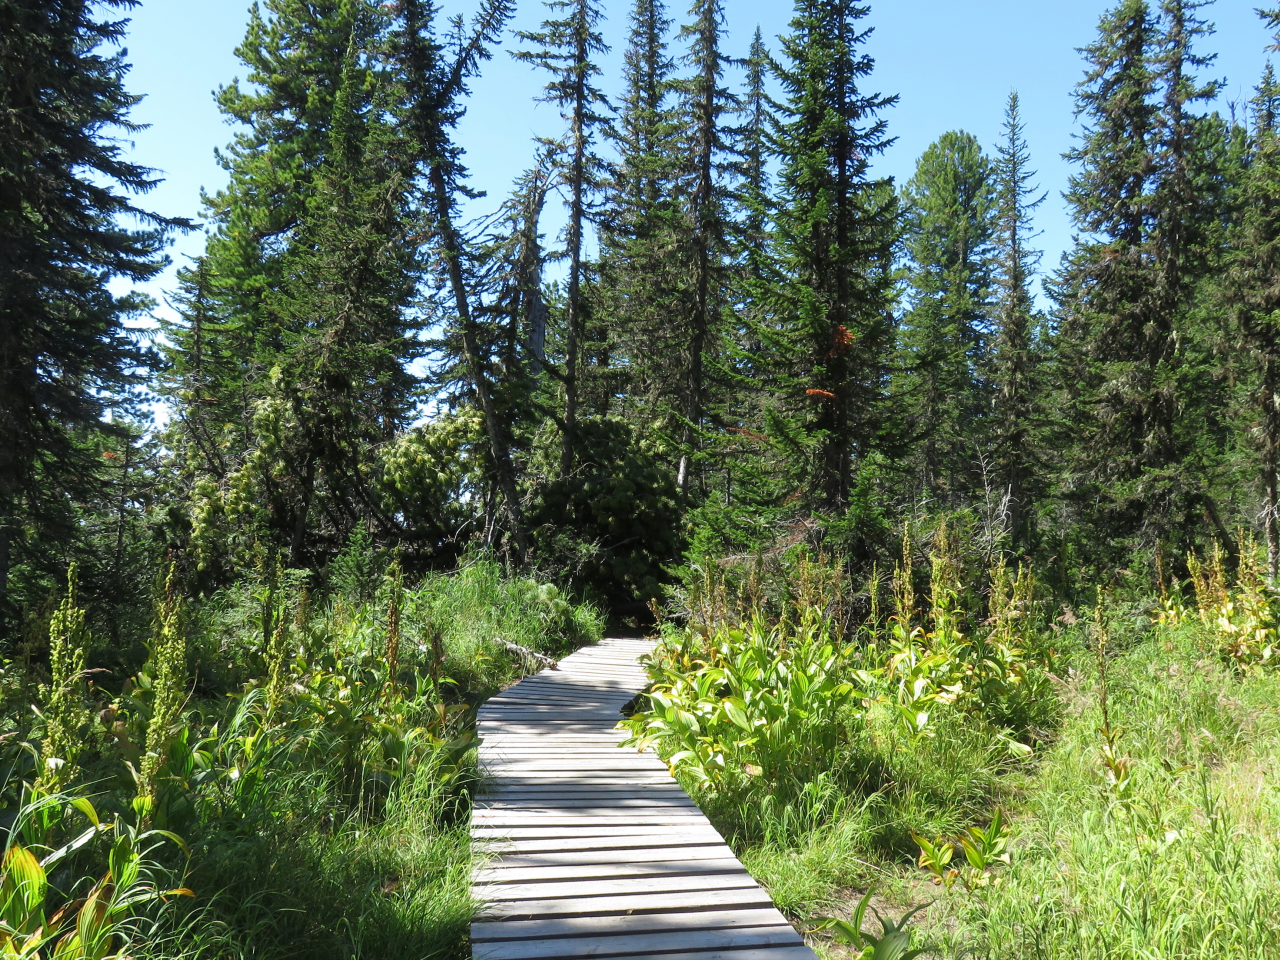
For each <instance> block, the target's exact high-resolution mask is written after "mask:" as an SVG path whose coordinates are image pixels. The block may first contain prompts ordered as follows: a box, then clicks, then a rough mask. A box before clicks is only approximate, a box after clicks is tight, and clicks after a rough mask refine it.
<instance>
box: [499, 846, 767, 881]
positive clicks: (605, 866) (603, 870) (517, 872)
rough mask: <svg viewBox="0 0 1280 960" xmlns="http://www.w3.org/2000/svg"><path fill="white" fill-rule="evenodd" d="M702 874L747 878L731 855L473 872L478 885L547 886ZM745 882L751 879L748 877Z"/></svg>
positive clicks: (560, 864)
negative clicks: (571, 881) (581, 881)
mask: <svg viewBox="0 0 1280 960" xmlns="http://www.w3.org/2000/svg"><path fill="white" fill-rule="evenodd" d="M703 874H708V875H714V874H741V875H743V876H747V874H746V871H745V870H743V869H742V864H740V863H739V862H738V860H737V858H736V857H734V856H733V854H732V853H730V855H729V856H728V857H720V858H717V859H708V860H683V859H682V860H671V859H669V858H668V859H664V860H659V861H656V862H655V861H652V860H650V861H641V862H639V863H617V862H613V863H552V864H548V865H546V866H537V867H528V866H525V867H521V866H513V867H503V866H501V865H496V866H493V867H482V868H480V869H479V870H477V871H476V872H475V883H477V884H503V883H534V882H537V883H546V882H549V881H560V880H588V879H590V880H606V879H614V878H616V877H658V878H665V877H691V876H700V875H703ZM747 879H750V877H749V876H748V877H747Z"/></svg>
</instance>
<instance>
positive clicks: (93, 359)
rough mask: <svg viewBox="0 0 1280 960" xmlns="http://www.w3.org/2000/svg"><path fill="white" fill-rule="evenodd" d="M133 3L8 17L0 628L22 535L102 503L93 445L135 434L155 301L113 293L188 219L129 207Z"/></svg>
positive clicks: (3, 101)
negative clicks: (129, 324) (129, 427)
mask: <svg viewBox="0 0 1280 960" xmlns="http://www.w3.org/2000/svg"><path fill="white" fill-rule="evenodd" d="M134 6H136V3H135V2H133V0H100V2H98V3H86V2H74V3H62V4H50V3H41V2H35V0H13V2H9V3H5V4H4V5H3V6H2V7H0V63H3V64H4V66H3V68H2V69H0V108H2V109H0V410H2V411H3V414H2V415H0V624H3V618H5V617H6V614H7V608H8V606H9V603H8V594H9V571H10V567H11V565H12V563H13V560H14V553H13V550H14V549H16V551H17V553H18V556H19V557H24V556H25V555H26V550H27V538H26V537H24V536H20V535H19V536H15V534H18V533H19V531H22V530H26V531H29V532H30V533H31V534H34V536H35V540H46V541H48V540H54V539H55V536H51V534H52V531H51V530H49V529H47V528H46V529H42V528H45V527H46V525H47V524H49V523H55V522H57V521H58V518H59V517H63V518H66V517H67V514H66V505H67V503H68V502H76V501H80V502H83V501H85V500H86V499H87V498H93V497H95V496H97V495H98V494H100V493H101V492H102V490H103V488H104V487H105V486H106V484H105V482H104V478H103V475H102V473H101V472H100V464H101V463H102V452H101V450H100V449H99V448H98V447H97V445H96V443H94V442H92V441H93V438H94V437H95V436H98V435H101V434H102V433H104V432H105V433H108V434H114V435H115V436H116V437H117V438H123V437H124V436H125V435H126V434H125V431H124V429H123V426H122V427H121V429H119V430H117V429H115V428H113V427H112V426H110V425H108V424H106V423H105V422H104V419H103V414H104V412H105V411H106V410H107V409H115V410H116V411H118V412H125V411H127V410H128V408H129V407H130V406H131V404H132V403H133V399H134V395H133V391H135V390H136V388H138V387H139V386H140V385H141V383H142V381H143V378H144V375H145V373H144V371H145V369H146V367H147V366H148V364H149V359H148V354H147V351H146V350H144V349H143V347H142V345H141V344H140V343H139V341H138V340H137V339H135V338H134V336H133V335H131V334H130V333H129V331H128V330H127V329H126V326H125V322H126V321H127V320H129V319H130V318H133V317H136V316H138V315H139V314H141V313H143V312H144V311H145V310H146V308H147V306H148V303H147V301H146V300H145V298H143V297H140V296H138V295H136V294H133V293H127V292H126V293H123V294H120V293H116V292H115V290H114V289H113V287H114V285H115V283H117V282H118V281H121V280H123V281H125V282H127V283H140V282H143V281H146V280H149V279H151V278H152V277H154V276H155V275H156V274H157V272H158V271H160V270H161V269H162V268H163V266H164V264H165V259H164V257H163V255H162V250H163V247H164V237H165V234H166V233H167V232H168V231H169V230H170V229H171V228H173V227H175V226H177V224H176V223H175V222H173V221H166V220H163V219H161V218H159V217H157V216H155V215H154V214H151V213H148V212H147V211H145V210H143V209H141V208H139V207H138V206H137V205H136V204H135V203H134V201H133V200H132V199H130V198H131V196H137V195H139V194H142V193H145V192H146V191H148V190H149V189H151V187H152V186H154V184H155V180H154V179H153V178H152V175H151V171H149V170H148V169H146V168H145V167H141V166H139V165H137V164H134V163H130V162H128V161H126V160H125V159H124V156H123V154H124V147H123V143H122V142H121V141H120V140H119V139H117V138H116V136H115V134H118V133H124V134H128V133H130V132H133V131H136V130H138V129H139V128H138V127H137V126H136V125H135V124H133V123H132V122H131V121H130V120H129V111H130V109H131V108H132V107H133V106H134V104H136V103H137V101H138V98H137V97H135V96H132V95H131V94H129V93H128V92H127V91H126V90H125V88H124V75H125V73H126V71H127V69H128V67H127V64H126V63H125V61H124V59H123V56H124V55H123V53H122V52H120V51H116V50H113V48H115V47H118V45H119V44H120V42H121V41H122V39H123V38H124V33H125V27H126V25H127V21H124V20H119V19H113V17H114V15H116V14H118V13H120V12H122V11H126V10H129V9H132V8H133V7H134ZM131 221H132V222H133V223H134V224H137V225H136V226H134V225H131V224H130V222H131ZM113 419H114V420H118V421H123V420H127V419H128V417H115V418H113ZM72 535H73V528H72V526H71V525H67V526H64V528H63V529H62V530H61V531H60V532H59V534H57V535H56V538H62V537H67V538H69V537H71V536H72ZM33 542H34V541H33ZM60 542H63V543H65V542H66V540H61V541H60Z"/></svg>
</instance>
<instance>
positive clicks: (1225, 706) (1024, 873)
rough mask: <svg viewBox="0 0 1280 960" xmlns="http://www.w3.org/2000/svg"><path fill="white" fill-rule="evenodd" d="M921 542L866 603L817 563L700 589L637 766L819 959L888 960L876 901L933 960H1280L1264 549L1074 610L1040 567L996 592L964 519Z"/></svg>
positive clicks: (1278, 839)
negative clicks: (716, 835)
mask: <svg viewBox="0 0 1280 960" xmlns="http://www.w3.org/2000/svg"><path fill="white" fill-rule="evenodd" d="M924 526H931V527H932V528H931V529H925V530H923V531H921V532H919V533H918V534H917V540H916V542H917V543H919V544H920V545H919V546H914V545H913V540H912V538H911V537H910V536H908V537H906V538H904V540H905V542H904V559H903V561H902V562H900V563H899V564H898V566H897V568H896V569H895V570H894V571H893V572H892V574H891V575H890V576H887V577H877V576H873V577H872V578H871V579H870V580H869V581H868V582H866V583H865V584H861V585H859V587H858V588H857V589H856V590H855V589H852V588H851V585H850V584H848V583H847V582H846V581H845V578H844V576H843V572H842V568H841V565H840V564H839V563H836V562H834V561H832V560H831V559H829V558H825V557H822V556H820V555H818V556H815V555H814V554H813V553H812V551H809V550H808V549H806V548H804V547H803V546H800V547H792V548H791V550H790V552H780V553H776V554H773V555H768V554H764V553H761V554H758V555H757V556H755V557H751V558H745V559H744V558H737V559H734V560H730V561H723V560H720V561H717V560H716V559H714V558H707V559H706V561H705V562H704V563H702V564H700V565H697V566H695V567H692V568H690V570H689V571H688V576H687V579H686V590H685V594H684V598H685V606H686V611H687V613H688V614H689V620H688V622H687V624H680V625H673V624H667V625H666V626H665V627H664V630H663V638H664V640H663V643H662V645H661V646H660V648H659V649H658V651H657V652H656V653H655V654H654V656H653V657H652V659H651V661H650V662H649V671H650V676H651V678H652V681H653V687H652V690H651V692H650V696H649V703H648V709H647V710H645V711H642V712H640V713H637V714H636V715H634V716H633V717H632V718H631V719H630V721H629V724H630V726H631V729H632V732H633V742H634V743H636V744H646V743H648V744H653V745H654V746H656V747H657V749H658V750H659V751H660V752H661V755H662V756H663V757H664V758H665V759H666V760H667V761H668V763H669V764H670V766H671V767H672V769H673V771H674V772H675V773H676V775H677V776H678V777H679V778H680V780H681V781H682V782H683V783H684V784H685V785H686V786H687V788H688V789H689V790H690V792H691V793H692V794H693V795H694V796H695V797H697V798H698V799H699V802H700V803H701V804H702V806H703V808H704V809H705V810H706V811H707V812H708V813H709V814H710V815H711V817H712V819H713V821H714V822H715V823H716V825H717V826H718V827H719V829H720V830H721V832H722V833H724V834H725V836H726V837H727V838H728V839H729V840H730V842H731V843H732V844H733V846H734V847H735V850H736V851H737V852H738V853H739V855H740V856H741V857H742V859H743V860H744V862H745V863H746V864H747V866H748V868H749V869H750V870H751V871H752V872H753V873H754V874H755V875H756V876H757V878H759V879H760V880H762V881H763V882H764V883H765V884H766V886H767V887H768V888H769V890H770V892H771V893H772V895H773V897H774V900H775V902H776V903H777V904H778V906H779V907H780V908H781V909H783V910H784V912H786V913H787V914H788V915H789V916H790V917H791V918H792V919H793V920H794V921H795V922H796V923H797V926H799V927H800V928H801V929H804V930H806V931H807V932H809V934H810V939H811V942H813V944H814V945H815V946H816V947H817V948H818V950H819V951H820V953H823V954H824V955H829V956H833V957H839V956H870V955H871V952H867V953H862V952H861V951H862V950H867V951H872V949H873V948H872V946H871V944H870V943H869V942H868V941H865V940H859V939H858V937H857V936H855V935H854V933H853V931H855V930H856V929H863V930H865V931H868V932H872V931H877V930H878V925H877V924H876V923H874V922H873V921H872V915H871V913H869V912H867V910H868V907H867V906H865V905H864V906H863V909H862V913H861V915H860V917H859V919H860V920H865V924H864V925H862V926H861V927H859V926H858V925H857V923H856V922H851V921H850V918H851V917H854V916H855V914H858V906H859V904H860V902H862V901H863V899H864V896H867V895H871V899H870V901H869V909H870V910H876V911H878V912H879V913H880V914H882V915H883V916H884V917H885V918H886V919H888V920H890V922H891V923H893V922H895V921H897V920H898V919H899V918H901V917H902V916H903V915H904V914H906V913H907V912H908V911H911V910H913V909H916V908H919V912H918V913H916V914H915V915H914V916H913V917H912V918H911V920H910V922H909V924H908V925H907V929H909V930H912V931H913V938H914V944H915V946H916V947H917V948H918V947H928V948H929V952H928V954H927V955H933V956H939V957H955V958H960V957H975V956H976V957H991V958H996V957H1000V958H1017V960H1023V958H1026V960H1051V958H1052V960H1058V958H1062V960H1066V958H1073V960H1074V958H1091V960H1092V958H1096V960H1119V958H1136V957H1142V958H1161V960H1164V958H1175V957H1177V958H1187V957H1215V958H1218V957H1239V958H1246V957H1262V956H1273V955H1278V954H1280V927H1277V925H1276V924H1275V922H1274V919H1273V918H1274V917H1275V915H1276V911H1277V909H1280V833H1277V824H1278V823H1280V788H1278V787H1277V785H1276V779H1275V772H1276V763H1277V759H1278V757H1280V715H1278V714H1277V711H1276V708H1275V704H1276V702H1277V693H1280V683H1278V680H1280V677H1278V676H1277V674H1276V672H1275V671H1274V669H1273V667H1274V663H1275V659H1276V642H1277V635H1276V628H1277V616H1276V596H1275V593H1274V591H1272V590H1270V589H1269V588H1268V587H1267V586H1266V585H1265V583H1264V580H1263V578H1262V576H1261V575H1260V573H1259V571H1258V565H1257V561H1256V559H1255V553H1256V551H1255V550H1254V549H1253V548H1252V546H1249V547H1247V548H1246V549H1245V550H1243V551H1242V554H1241V560H1240V562H1239V564H1238V565H1232V564H1230V563H1229V562H1228V561H1227V560H1226V558H1225V557H1224V555H1223V553H1222V552H1221V551H1218V550H1213V551H1211V552H1210V553H1209V554H1208V556H1205V557H1199V558H1197V557H1196V556H1195V555H1192V556H1190V557H1187V558H1182V561H1181V562H1179V561H1177V560H1175V559H1169V560H1164V559H1163V558H1162V562H1161V564H1159V565H1158V566H1159V568H1160V569H1162V570H1163V569H1164V568H1166V567H1167V568H1171V569H1172V568H1181V569H1183V570H1184V571H1185V574H1186V575H1185V577H1184V578H1183V579H1182V580H1181V581H1179V580H1177V579H1174V578H1172V577H1169V578H1168V579H1166V580H1165V582H1163V583H1162V584H1155V583H1151V582H1147V581H1146V578H1144V577H1139V576H1138V575H1136V574H1134V573H1132V572H1130V571H1129V570H1124V569H1122V570H1119V571H1117V572H1116V573H1115V576H1114V577H1113V579H1112V580H1111V581H1110V582H1108V583H1107V584H1105V585H1103V586H1102V587H1101V588H1096V587H1095V589H1094V590H1093V591H1092V592H1091V593H1084V592H1083V591H1081V596H1079V597H1078V599H1077V602H1064V600H1063V597H1062V596H1061V595H1058V596H1056V597H1055V596H1054V595H1053V594H1052V593H1051V591H1050V590H1049V588H1048V587H1047V586H1046V585H1045V584H1044V583H1042V582H1040V581H1038V580H1037V579H1036V577H1035V576H1034V575H1033V573H1032V572H1031V571H1030V570H1028V569H1027V568H1025V567H1019V568H1017V569H1010V568H1009V567H1008V566H1006V565H1004V564H1003V563H1002V562H1000V561H997V562H996V564H995V566H994V568H993V569H989V570H988V571H987V573H986V575H985V576H983V575H980V572H979V571H980V570H981V567H982V566H983V565H984V563H985V562H986V561H987V557H986V555H985V554H984V553H983V552H982V551H981V550H978V549H975V548H974V547H973V544H974V543H975V542H976V541H975V540H974V538H972V537H969V536H967V535H963V534H965V533H966V531H964V529H963V518H960V522H959V524H957V523H956V521H955V520H954V519H953V520H952V523H951V525H950V526H948V525H947V524H945V523H942V524H938V523H936V522H935V523H933V524H926V525H924ZM957 526H959V527H960V528H961V529H959V530H957ZM917 529H919V527H917ZM957 534H962V535H957ZM1237 566H1238V569H1237ZM842 941H843V942H842ZM847 944H854V945H853V946H850V945H847ZM904 949H905V946H904ZM875 955H876V956H881V955H882V954H880V953H877V954H875Z"/></svg>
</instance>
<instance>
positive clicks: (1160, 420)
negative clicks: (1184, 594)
mask: <svg viewBox="0 0 1280 960" xmlns="http://www.w3.org/2000/svg"><path fill="white" fill-rule="evenodd" d="M1196 6H1198V5H1196V4H1191V3H1183V2H1178V0H1169V2H1166V3H1163V4H1162V5H1161V14H1162V17H1161V18H1157V17H1156V16H1154V15H1153V13H1152V10H1151V7H1150V5H1149V4H1148V3H1146V2H1144V0H1124V2H1122V3H1121V4H1119V5H1118V6H1117V7H1116V8H1114V9H1113V10H1111V11H1109V12H1108V13H1107V14H1106V15H1105V16H1104V17H1103V19H1102V22H1101V25H1100V31H1099V34H1100V35H1099V39H1098V40H1097V41H1096V42H1095V43H1094V44H1092V45H1090V46H1089V47H1088V48H1087V51H1086V55H1087V58H1088V62H1089V71H1088V73H1087V75H1086V77H1085V80H1084V81H1083V82H1082V83H1081V84H1080V86H1079V87H1078V89H1077V94H1076V97H1077V109H1078V112H1079V113H1080V114H1081V115H1083V116H1084V117H1085V118H1086V127H1085V132H1084V134H1083V135H1082V139H1081V145H1080V146H1079V147H1078V148H1077V149H1076V150H1073V151H1072V152H1071V153H1070V154H1069V155H1068V156H1069V158H1070V159H1073V160H1075V161H1076V162H1078V163H1079V164H1080V165H1081V170H1080V172H1079V173H1077V174H1076V175H1075V176H1073V177H1072V180H1071V186H1070V189H1069V191H1068V193H1067V200H1068V203H1069V205H1070V207H1071V209H1072V215H1073V218H1074V220H1075V223H1076V225H1077V228H1078V229H1079V230H1080V232H1081V238H1080V241H1079V243H1078V246H1077V248H1076V249H1075V251H1073V252H1072V253H1071V254H1070V255H1069V256H1068V257H1067V258H1066V260H1065V262H1064V267H1063V270H1062V272H1061V273H1060V275H1059V278H1058V280H1057V281H1056V282H1055V285H1054V290H1055V297H1056V298H1057V299H1058V301H1059V303H1060V305H1061V306H1062V308H1063V310H1064V316H1063V319H1062V321H1061V323H1060V327H1061V329H1060V334H1059V336H1058V338H1057V343H1056V345H1057V347H1058V352H1059V355H1060V358H1061V359H1062V361H1063V363H1064V366H1063V368H1062V375H1063V380H1062V382H1063V384H1064V390H1065V396H1066V397H1067V399H1068V401H1069V402H1071V403H1073V404H1074V414H1075V420H1074V422H1073V423H1072V424H1071V425H1070V427H1069V428H1068V429H1069V430H1070V431H1071V433H1072V434H1073V435H1074V436H1076V437H1077V438H1078V439H1079V442H1078V443H1076V444H1075V446H1074V456H1073V457H1071V458H1069V459H1070V460H1071V461H1072V471H1073V472H1074V474H1075V475H1074V476H1070V477H1068V478H1067V488H1068V490H1069V491H1070V492H1071V494H1072V495H1074V496H1075V497H1077V498H1078V499H1079V500H1081V501H1084V500H1085V499H1086V498H1087V500H1088V501H1091V502H1096V503H1098V504H1099V507H1100V509H1097V510H1095V511H1094V517H1093V521H1094V522H1096V523H1099V524H1101V525H1102V529H1103V530H1104V531H1105V534H1106V535H1107V536H1108V537H1109V538H1119V539H1123V538H1130V537H1136V538H1137V541H1138V542H1139V543H1141V544H1145V545H1147V546H1154V545H1155V543H1156V542H1157V541H1160V540H1167V539H1169V538H1170V537H1186V536H1189V535H1190V533H1191V531H1192V529H1193V528H1194V527H1195V526H1196V525H1198V519H1199V517H1198V514H1199V513H1200V512H1201V510H1203V512H1204V513H1205V514H1207V515H1208V517H1209V519H1210V520H1211V522H1212V523H1213V525H1214V526H1215V527H1216V528H1217V531H1218V535H1219V536H1220V538H1221V539H1222V540H1223V541H1224V542H1225V543H1227V544H1229V545H1232V544H1233V542H1234V541H1233V538H1232V537H1231V535H1230V533H1229V532H1228V531H1227V529H1226V526H1225V524H1224V522H1223V521H1222V519H1221V516H1220V514H1219V512H1218V510H1217V508H1216V504H1215V502H1214V500H1213V498H1212V497H1211V496H1210V495H1209V491H1208V490H1207V489H1206V486H1205V478H1204V476H1203V474H1204V465H1203V463H1202V462H1201V453H1200V451H1198V450H1197V441H1198V440H1199V439H1200V434H1199V433H1198V431H1197V429H1196V427H1195V426H1194V424H1195V423H1196V418H1197V417H1203V416H1204V415H1205V414H1204V411H1203V410H1196V409H1195V408H1194V406H1193V405H1192V404H1191V403H1190V400H1191V398H1192V395H1193V389H1192V386H1191V381H1192V380H1193V379H1194V378H1195V377H1196V376H1197V375H1198V371H1197V370H1196V365H1197V363H1198V362H1199V361H1198V360H1197V358H1195V357H1193V356H1191V355H1190V352H1191V351H1194V350H1195V346H1196V345H1195V340H1196V332H1195V330H1194V329H1193V328H1192V325H1191V321H1190V316H1189V313H1190V307H1191V300H1192V296H1193V294H1194V291H1195V289H1196V286H1197V284H1196V280H1197V276H1198V275H1200V274H1202V265H1203V263H1204V253H1203V251H1202V250H1201V249H1199V246H1200V244H1199V238H1197V236H1196V233H1195V231H1196V229H1197V227H1196V226H1195V225H1194V224H1191V223H1189V222H1187V218H1188V217H1193V216H1194V215H1195V214H1194V211H1197V210H1203V207H1202V206H1201V204H1202V202H1203V200H1204V197H1203V196H1202V195H1201V194H1199V193H1198V192H1197V188H1196V187H1195V186H1194V184H1195V182H1196V181H1197V179H1198V178H1199V177H1200V176H1201V175H1202V173H1203V172H1204V171H1203V164H1204V162H1205V153H1204V147H1205V144H1204V142H1203V139H1202V138H1201V137H1200V136H1198V135H1197V133H1198V128H1200V127H1202V126H1203V123H1202V122H1201V121H1200V120H1199V119H1198V118H1196V117H1195V116H1193V115H1192V114H1191V113H1190V111H1189V107H1190V106H1191V105H1193V104H1194V103H1196V102H1198V101H1202V100H1204V99H1206V98H1207V97H1209V96H1211V95H1212V93H1213V90H1214V89H1215V87H1214V85H1213V84H1209V85H1206V86H1198V85H1196V84H1195V82H1194V81H1193V80H1192V79H1191V78H1192V71H1193V70H1194V68H1195V67H1196V66H1201V65H1203V64H1204V63H1206V62H1207V61H1206V60H1204V59H1202V58H1199V57H1198V56H1197V55H1196V54H1195V53H1194V52H1193V50H1192V43H1193V41H1194V40H1195V39H1196V38H1197V37H1199V36H1201V35H1203V34H1204V33H1205V32H1206V29H1207V28H1205V27H1204V26H1203V25H1202V24H1200V23H1199V21H1198V20H1196V19H1195V17H1194V10H1195V8H1196ZM1064 439H1065V438H1064ZM1185 546H1186V544H1179V546H1178V549H1182V548H1183V547H1185Z"/></svg>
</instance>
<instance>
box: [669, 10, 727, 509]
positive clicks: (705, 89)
mask: <svg viewBox="0 0 1280 960" xmlns="http://www.w3.org/2000/svg"><path fill="white" fill-rule="evenodd" d="M689 14H690V17H691V18H692V22H691V23H689V24H687V25H686V26H684V27H683V28H681V30H680V36H681V38H684V39H687V40H688V41H689V52H688V54H687V55H686V57H685V62H686V64H687V65H688V66H690V67H692V68H693V71H694V73H693V76H692V77H690V78H688V79H686V80H684V81H683V82H682V83H681V85H680V87H681V93H682V94H683V96H684V100H685V103H684V108H685V113H686V116H687V120H686V135H685V145H684V147H683V150H682V152H683V153H684V155H685V156H686V157H687V158H688V162H689V176H688V184H689V186H688V200H687V210H686V217H687V219H688V222H689V245H690V260H691V264H690V266H691V267H692V271H691V272H692V276H691V278H690V279H691V283H690V286H691V290H690V293H691V298H690V302H689V305H688V310H687V316H688V321H687V330H686V331H685V333H684V336H683V337H682V340H684V351H683V354H684V355H683V358H682V360H683V362H682V364H681V366H682V368H683V371H684V381H685V382H684V384H683V385H682V390H681V394H682V396H681V400H682V403H681V407H682V409H681V415H682V418H683V420H684V431H683V433H684V435H683V437H682V440H681V444H680V446H681V450H680V464H679V467H678V469H677V470H676V483H677V485H678V486H679V487H680V489H681V490H682V491H687V490H688V488H689V476H690V464H691V459H692V454H693V450H694V444H695V438H696V437H697V435H698V433H699V431H700V429H701V427H702V421H703V416H704V412H705V410H706V406H707V399H708V397H707V369H708V360H709V359H710V358H712V357H714V356H715V355H717V354H718V353H719V350H718V349H717V344H716V340H717V338H718V336H719V333H720V329H719V328H720V322H721V312H722V310H723V309H724V306H725V302H726V299H727V281H728V273H727V261H728V254H729V251H728V233H729V230H728V220H729V217H730V191H729V189H728V188H727V187H726V185H725V184H724V174H725V173H726V172H727V171H728V170H729V169H731V168H730V165H729V164H728V162H727V160H728V151H729V149H730V148H729V145H728V142H727V134H728V131H727V130H726V129H725V125H724V122H723V118H724V116H725V115H726V114H727V113H729V112H730V111H732V110H733V108H734V107H735V106H736V104H735V103H734V99H733V97H732V95H731V94H730V93H729V92H728V90H727V89H725V88H724V86H723V85H722V81H723V76H724V67H725V62H726V60H725V57H724V55H723V53H721V50H720V42H721V39H722V37H723V34H724V10H723V7H722V4H721V0H694V3H693V6H692V7H691V8H690V10H689Z"/></svg>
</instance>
